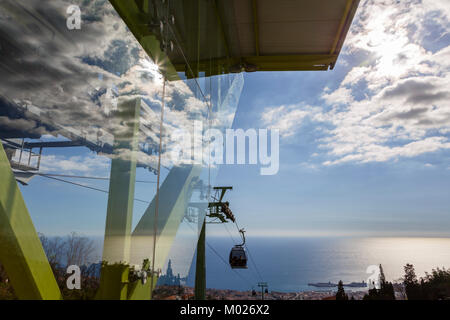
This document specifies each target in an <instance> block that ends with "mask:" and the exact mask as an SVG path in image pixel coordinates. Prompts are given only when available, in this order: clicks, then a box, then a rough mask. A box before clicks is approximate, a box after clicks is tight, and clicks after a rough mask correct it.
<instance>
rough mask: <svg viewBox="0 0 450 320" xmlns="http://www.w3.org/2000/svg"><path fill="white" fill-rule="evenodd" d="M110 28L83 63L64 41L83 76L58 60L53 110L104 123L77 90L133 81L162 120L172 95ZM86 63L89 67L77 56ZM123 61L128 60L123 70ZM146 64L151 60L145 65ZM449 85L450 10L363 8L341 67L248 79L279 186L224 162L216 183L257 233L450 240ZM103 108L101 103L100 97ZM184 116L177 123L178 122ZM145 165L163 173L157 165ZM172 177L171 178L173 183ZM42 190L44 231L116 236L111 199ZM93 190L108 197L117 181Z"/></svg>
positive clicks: (50, 186)
mask: <svg viewBox="0 0 450 320" xmlns="http://www.w3.org/2000/svg"><path fill="white" fill-rule="evenodd" d="M56 9H58V8H56ZM56 9H55V10H56ZM58 10H59V9H58ZM93 10H94V9H93ZM95 10H97V9H95ZM106 17H109V18H108V19H111V21H109V20H106V23H105V24H106V26H107V28H106V29H105V30H101V29H94V30H95V32H94V33H93V34H92V33H90V34H88V36H86V34H82V33H81V34H80V35H78V36H77V38H75V39H72V40H71V41H73V42H76V41H81V40H82V41H85V42H84V43H86V47H81V48H80V47H78V48H77V50H79V51H76V52H71V51H70V50H69V49H71V48H72V47H71V46H70V45H69V44H68V42H67V39H69V40H70V39H71V38H69V37H68V36H67V35H66V34H62V35H58V36H61V37H63V38H64V37H66V38H65V39H64V41H66V42H63V43H65V46H64V47H61V48H58V50H60V51H58V56H61V57H71V58H72V60H71V61H72V62H73V64H74V65H73V66H70V69H71V70H79V72H76V74H75V77H72V78H70V77H69V78H67V79H66V78H64V79H62V78H61V79H59V78H58V77H57V76H58V74H59V73H58V72H59V69H61V70H65V69H64V68H69V67H68V66H67V65H65V64H63V63H59V61H54V60H51V61H50V60H48V59H47V60H45V61H46V64H48V65H49V66H46V67H48V68H51V69H52V70H53V69H54V71H55V75H54V78H56V79H57V80H58V81H60V82H59V85H58V86H57V87H50V86H49V88H47V89H48V90H50V92H52V93H54V95H53V94H52V95H51V96H50V98H51V99H52V100H51V102H52V103H54V104H55V105H56V104H61V103H63V105H64V106H65V108H67V109H64V108H61V110H74V109H76V108H78V109H76V110H77V112H76V114H75V116H77V118H75V119H74V118H73V116H74V114H70V115H69V116H68V115H67V114H64V112H61V113H58V114H57V115H56V116H58V117H60V121H67V122H68V123H71V125H72V126H74V127H75V128H78V129H79V128H83V126H86V124H92V123H95V124H97V123H99V124H100V125H101V124H103V123H104V119H105V118H104V113H107V112H108V111H107V110H101V111H99V112H98V114H94V115H92V113H91V112H90V111H88V109H86V110H85V109H83V108H80V107H79V106H80V105H82V103H81V102H83V103H84V101H79V100H75V101H74V100H72V99H70V96H73V95H75V96H78V95H77V94H74V92H75V93H77V92H84V91H85V90H87V89H86V87H87V84H89V86H90V87H92V88H94V89H95V90H93V89H92V90H93V92H94V93H95V94H98V96H100V97H103V94H100V93H98V92H99V90H97V89H98V87H99V86H101V85H105V83H106V85H110V83H115V82H117V81H119V80H120V81H122V82H123V83H125V85H124V86H123V87H120V88H114V90H117V91H121V92H123V91H126V90H128V91H129V92H131V91H133V90H149V91H150V94H149V98H148V99H149V100H148V104H149V106H150V109H152V108H153V109H157V107H158V103H159V102H158V101H157V100H158V99H157V95H158V92H159V91H160V89H161V86H160V85H159V86H157V85H155V86H154V87H151V86H149V85H148V84H146V82H145V81H144V80H148V78H145V77H144V74H145V72H143V71H142V69H143V68H151V66H150V65H149V64H148V63H147V62H145V61H147V60H145V59H142V57H140V56H139V54H137V52H136V51H133V50H134V48H135V43H134V42H133V39H131V40H130V39H129V36H130V35H129V34H127V32H126V30H125V27H124V26H122V25H117V23H115V21H114V19H113V18H111V17H110V15H106ZM0 18H1V16H0ZM92 21H94V22H95V19H92ZM93 25H95V24H94V23H93ZM13 26H14V24H13V25H10V27H11V28H12V27H13ZM112 28H114V29H112ZM112 30H114V32H112ZM102 33H103V35H106V34H107V35H108V37H110V38H107V39H104V40H103V41H98V39H103V38H102V37H101V35H102ZM96 35H98V37H95V36H96ZM47 36H48V35H47ZM118 39H120V40H121V42H117V41H118ZM22 41H23V42H24V43H27V41H29V42H32V39H31V38H30V37H27V38H23V39H22ZM61 41H62V40H61ZM69 42H70V41H69ZM111 44H113V45H114V46H113V47H111ZM50 48H51V49H52V50H54V48H53V47H50ZM111 48H116V49H117V50H115V49H114V50H112V49H111ZM38 49H39V48H38ZM37 52H38V53H39V50H38V51H37ZM97 52H100V53H101V52H105V54H104V55H103V56H102V54H100V53H98V54H97ZM123 52H127V53H128V54H123ZM79 56H82V57H84V58H83V59H81V60H75V59H73V57H79ZM119 56H120V57H125V58H123V59H121V60H120V61H119V62H120V63H118V62H117V59H118V57H119ZM126 58H127V59H128V60H127V59H126ZM24 59H25V60H27V57H24ZM138 60H139V61H144V62H139V63H138V64H135V63H136V61H138ZM99 61H101V62H99ZM146 63H147V64H146ZM104 70H107V71H108V72H109V73H105V72H103V71H104ZM33 71H37V69H33V68H28V70H25V71H24V72H29V74H27V77H28V80H29V81H31V80H30V79H32V80H36V81H38V82H39V81H41V82H42V80H41V79H38V77H40V74H41V73H39V72H36V73H33V74H32V72H33ZM99 74H102V76H101V77H100V76H99ZM103 74H105V75H104V76H103ZM34 77H36V78H34ZM81 77H82V79H84V80H83V81H81V80H80V79H81ZM143 79H144V80H143ZM126 80H128V82H126ZM157 80H158V79H152V80H151V83H152V84H155V83H157ZM0 82H1V81H0ZM50 82H51V81H49V83H50ZM449 82H450V3H449V2H448V1H447V0H423V1H361V4H360V7H359V9H358V11H357V14H356V17H355V20H354V22H353V25H352V26H351V28H350V31H349V34H348V37H347V39H346V42H345V44H344V47H343V49H342V52H341V55H340V57H339V60H338V62H337V65H336V67H335V69H334V70H332V71H326V72H256V73H245V74H244V87H243V90H242V93H241V97H240V100H239V105H238V108H237V112H236V115H235V119H234V123H233V128H235V129H249V128H255V129H259V128H261V129H265V128H268V129H279V130H280V168H279V171H278V173H277V174H276V175H272V176H261V175H260V170H259V169H260V168H259V166H257V165H223V166H222V167H221V168H220V171H219V174H218V177H217V181H216V185H232V186H233V191H231V192H229V194H228V195H227V200H229V201H230V204H231V209H232V210H233V212H234V214H235V215H236V216H237V219H238V221H239V225H240V226H241V227H244V228H245V229H246V230H247V234H248V236H252V235H254V236H276V237H287V236H289V237H293V236H298V237H304V236H336V235H338V236H408V237H409V236H417V237H425V236H427V237H428V236H444V237H448V236H450V231H449V230H450V212H449V211H450V209H449V208H450V196H449V190H450V161H449V160H450V139H449V138H450V104H449V102H448V101H449V98H450V91H449V89H448V88H449V84H450V83H449ZM130 83H133V84H135V83H137V85H136V86H137V87H138V88H137V89H136V88H129V84H130ZM180 83H183V82H180ZM1 84H2V87H5V88H7V90H6V91H9V92H11V91H14V88H17V85H16V83H14V82H12V80H8V83H6V82H5V81H3V82H1ZM51 84H52V85H54V83H51ZM68 88H71V89H70V90H68ZM33 89H35V90H36V91H31V92H30V91H27V92H26V94H30V95H31V94H32V96H33V99H34V103H39V102H40V101H41V100H42V101H45V102H48V99H49V96H48V95H47V96H42V97H41V95H40V93H42V92H44V90H43V88H42V87H34V88H33ZM90 90H91V89H90ZM170 90H173V92H176V93H177V94H179V95H181V96H183V95H184V96H185V99H186V101H190V102H192V103H193V107H192V108H193V109H195V108H198V109H200V108H202V107H204V104H202V103H198V101H196V100H192V99H191V100H189V98H190V97H189V94H188V93H186V92H187V91H188V90H187V87H186V86H182V85H180V86H179V87H176V88H172V89H170ZM21 91H22V90H21ZM47 92H48V91H47ZM22 94H25V93H23V92H19V93H17V95H22ZM80 96H81V95H80ZM22 98H23V99H25V100H26V99H27V97H22ZM90 98H92V95H91V96H90V97H89V98H88V97H86V100H89V99H90ZM86 103H90V102H89V101H87V102H86ZM99 104H100V102H99ZM155 106H156V107H155ZM86 108H87V107H86ZM150 109H149V110H150ZM150 111H151V110H150ZM150 111H149V112H150ZM87 115H89V117H88V116H87ZM183 116H185V114H183V113H180V114H178V113H176V112H174V113H172V114H170V113H169V114H168V118H169V119H171V117H173V122H174V123H175V122H177V121H178V120H179V119H180V117H183ZM83 119H84V120H83ZM1 121H2V117H1V116H0V123H1ZM156 121H157V119H156V118H155V123H153V125H155V124H156ZM108 125H109V124H108ZM111 125H114V124H111ZM80 130H81V129H80ZM88 134H94V133H91V132H89V133H88ZM140 156H142V157H144V158H145V159H146V160H148V161H149V162H152V161H153V163H154V160H155V159H154V158H151V157H148V155H146V154H141V155H140ZM147 158H148V159H147ZM41 169H42V171H44V172H54V173H59V174H81V175H91V176H103V177H105V176H108V172H109V160H108V159H107V158H105V157H99V156H97V155H96V154H94V153H92V152H90V151H88V150H87V149H83V148H72V149H70V150H69V149H67V150H56V149H55V150H51V151H49V150H46V151H45V152H44V158H43V161H42V168H41ZM163 171H164V169H163ZM166 174H167V172H163V177H164V176H165V175H166ZM138 179H140V180H145V181H153V182H154V181H155V180H156V176H155V175H154V174H153V173H150V172H148V171H147V170H145V169H143V168H139V169H138ZM33 181H34V182H36V183H31V184H30V185H29V186H25V187H21V190H22V193H23V194H24V197H25V199H26V201H27V205H28V206H29V210H30V214H31V216H32V218H33V221H34V223H35V225H36V229H37V230H38V231H41V232H44V233H46V234H55V233H57V234H68V233H69V232H71V231H77V232H79V233H83V234H87V235H99V234H100V235H102V234H103V230H104V223H105V213H106V200H107V195H106V194H102V193H95V192H92V191H91V190H87V189H82V188H79V187H75V186H70V185H65V184H61V183H60V182H58V181H55V180H48V179H45V178H42V177H36V178H34V180H33ZM81 183H85V182H84V181H81ZM89 183H90V184H91V185H95V186H96V187H98V188H101V189H103V190H107V189H108V183H107V181H103V182H102V181H97V182H92V183H91V182H89ZM43 190H45V191H46V192H43ZM154 192H155V187H154V184H144V183H138V184H137V187H136V194H135V197H136V198H139V199H147V200H149V199H151V198H152V197H153V195H154ZM146 207H147V204H145V203H140V202H136V203H135V213H134V221H137V220H138V219H137V218H139V217H140V216H141V215H142V214H143V211H144V210H145V208H146ZM209 234H210V235H224V234H226V231H225V230H224V229H223V228H222V227H221V226H212V227H211V228H210V229H209Z"/></svg>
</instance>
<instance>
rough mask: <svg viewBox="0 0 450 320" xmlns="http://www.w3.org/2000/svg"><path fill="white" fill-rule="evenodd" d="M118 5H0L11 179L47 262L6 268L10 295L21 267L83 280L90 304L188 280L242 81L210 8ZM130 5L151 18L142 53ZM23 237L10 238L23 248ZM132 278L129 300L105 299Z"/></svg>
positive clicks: (1, 122) (1, 107)
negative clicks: (128, 16) (219, 136)
mask: <svg viewBox="0 0 450 320" xmlns="http://www.w3.org/2000/svg"><path fill="white" fill-rule="evenodd" d="M113 3H114V6H115V7H113V6H112V5H111V3H110V2H108V1H100V0H99V1H81V0H80V1H68V0H67V1H66V0H58V1H44V2H43V1H37V0H32V1H29V0H27V1H12V0H5V1H2V2H1V3H0V26H1V28H0V72H1V74H2V77H1V78H0V139H1V143H2V146H3V149H4V151H5V152H4V153H3V154H4V157H3V158H1V159H3V160H2V161H3V162H2V167H1V168H2V169H1V170H2V174H3V173H5V174H10V176H9V177H10V180H11V181H14V180H16V181H18V182H19V187H18V188H19V189H17V190H20V195H19V196H20V197H23V199H24V201H25V203H26V208H27V210H22V211H21V212H20V213H17V214H20V215H21V217H22V215H23V216H24V217H25V218H26V217H28V214H29V218H31V219H30V221H32V224H31V225H29V226H28V229H27V231H26V237H27V241H28V242H27V243H32V245H33V246H35V245H37V244H39V239H38V236H37V234H36V232H35V231H37V232H39V235H40V240H41V242H42V244H43V249H44V251H42V252H41V253H39V252H40V251H39V250H41V249H39V250H37V251H36V252H34V253H33V252H27V251H26V248H21V247H20V244H19V245H18V247H17V250H14V252H13V254H12V256H10V257H11V259H9V258H8V259H7V261H0V262H1V263H3V265H4V266H5V268H6V270H7V272H9V273H10V275H9V276H10V277H11V280H12V282H13V283H16V284H17V281H18V280H17V277H16V276H15V274H14V271H13V268H11V266H12V265H13V264H12V262H14V263H15V262H17V261H19V260H21V259H23V258H24V257H27V258H29V255H32V254H34V256H33V257H32V258H33V259H35V260H36V261H38V262H44V261H45V260H47V259H48V260H49V262H50V264H51V267H52V268H53V271H54V272H62V273H61V274H66V268H67V267H68V266H69V265H77V266H79V267H81V270H82V281H83V286H84V285H88V286H89V294H87V295H84V298H94V296H95V297H97V298H109V299H111V298H113V299H115V298H117V299H124V298H136V297H137V298H139V297H140V298H142V297H147V296H149V294H150V291H151V289H150V287H149V286H148V284H147V287H146V286H145V284H144V282H145V281H143V282H142V283H143V285H142V288H143V289H142V290H144V291H145V292H146V293H145V294H144V295H142V293H139V292H138V293H136V292H137V289H135V288H136V283H137V282H136V280H137V278H140V279H142V278H143V277H148V276H150V277H151V275H152V274H159V273H160V272H161V271H162V273H163V275H162V276H161V277H160V280H159V283H160V284H164V283H173V281H181V282H183V280H185V279H186V277H187V274H188V271H189V268H190V265H191V263H192V260H193V257H194V254H195V250H196V245H197V239H198V237H199V234H200V231H201V227H202V223H203V221H204V219H205V215H206V214H207V208H208V203H209V202H210V201H211V199H212V187H213V186H215V184H214V183H215V177H216V175H217V170H218V168H219V165H220V161H219V163H215V162H214V161H213V160H215V159H217V158H218V157H219V156H220V154H216V153H215V152H212V151H211V148H212V144H211V143H210V142H211V141H214V140H212V137H211V132H212V131H211V130H212V129H215V130H218V131H220V132H222V133H223V132H224V130H225V129H226V128H229V127H230V126H231V124H232V122H233V119H234V113H235V111H236V108H237V104H238V101H239V97H240V94H241V91H242V88H243V76H242V75H241V74H233V75H225V74H222V73H223V72H225V71H226V70H227V68H229V65H228V64H227V59H226V57H227V55H228V54H229V52H228V53H227V50H229V49H230V48H227V46H229V44H226V43H224V38H223V34H222V33H223V30H222V29H221V28H222V26H221V25H220V19H219V18H218V16H217V14H216V13H217V8H215V7H214V3H213V2H211V1H204V0H197V1H192V2H189V5H187V2H184V1H170V2H169V1H136V2H127V3H120V4H117V3H116V2H113ZM121 6H124V7H126V9H127V10H139V11H140V12H141V13H142V14H143V15H146V17H148V21H149V22H148V25H146V28H147V27H148V30H149V31H145V32H148V35H147V36H146V39H144V40H143V39H141V38H140V40H141V43H139V42H138V41H137V40H136V37H135V35H136V28H135V27H134V26H133V23H134V22H133V21H131V22H130V21H128V20H127V23H128V26H127V24H126V23H125V22H124V20H123V19H122V18H123V17H120V16H119V14H118V13H117V12H116V10H118V11H119V12H121V11H120V10H121V9H123V8H122V7H121ZM222 9H223V8H222ZM146 19H147V18H146ZM141 27H142V26H139V27H138V28H141ZM141 31H142V30H141ZM142 43H144V45H142ZM205 45H207V46H208V50H205V47H204V46H205ZM202 46H203V47H202ZM144 48H145V49H144ZM149 53H150V56H151V58H150V57H149ZM221 54H223V55H224V57H225V59H219V60H220V61H219V60H218V59H217V57H220V55H221ZM167 57H168V59H167ZM152 59H153V60H152ZM180 66H181V67H180ZM175 70H177V71H175ZM215 142H216V144H217V143H218V141H215ZM219 146H220V144H219ZM217 152H218V151H217ZM212 158H214V159H212ZM11 169H12V171H11ZM158 182H159V183H158ZM11 188H12V189H11V190H10V191H14V192H16V191H17V190H15V189H14V188H15V183H13V184H11ZM9 199H11V197H9V198H8V200H9ZM155 221H156V222H157V223H156V224H155V223H154V222H155ZM21 228H23V226H22V225H21V224H18V225H17V230H15V229H14V228H11V230H9V231H10V232H9V233H7V234H6V233H5V234H3V235H2V237H4V238H3V239H4V240H7V241H12V242H14V241H16V240H17V239H20V237H21V236H23V234H21V232H23V230H22V229H21ZM33 241H34V242H33ZM38 247H39V246H38ZM22 249H23V250H22ZM2 250H3V249H2ZM38 251H39V252H38ZM44 252H45V253H44ZM2 256H3V255H2ZM102 261H103V262H104V264H101V262H102ZM145 261H148V263H147V264H145ZM44 265H45V264H44ZM128 265H129V266H130V267H131V269H130V274H129V275H128V279H129V280H130V285H129V288H128V293H127V295H126V296H123V294H122V293H121V291H120V290H116V292H115V289H114V288H112V287H108V286H111V285H113V284H114V283H115V284H120V283H121V281H122V280H121V279H122V278H121V277H123V276H122V275H121V274H122V273H120V274H119V275H117V273H115V272H116V271H117V270H122V271H123V270H125V269H120V268H122V266H125V267H126V266H128ZM169 266H170V268H169ZM25 267H27V266H25ZM28 267H32V266H28ZM116 267H118V268H119V269H114V268H116ZM142 267H145V268H146V271H147V272H146V273H145V276H144V273H139V272H138V271H139V270H140V269H142ZM127 268H128V267H127ZM8 270H9V271H8ZM48 270H50V269H48ZM48 270H47V271H48ZM114 270H116V271H114ZM127 270H128V269H127ZM170 270H172V271H170ZM122 271H121V272H122ZM37 272H38V273H41V272H43V273H45V272H46V271H45V267H43V268H42V269H39V270H38V271H37ZM123 274H124V275H125V273H123ZM178 274H179V277H178ZM175 275H176V276H175ZM88 276H89V277H88ZM47 279H50V280H48V281H50V282H52V281H54V280H53V279H52V278H51V277H49V278H47ZM154 279H155V278H153V277H152V279H151V283H152V284H155V283H153V282H154ZM174 279H175V280H174ZM35 280H36V279H27V280H24V281H23V284H25V287H27V286H30V281H35ZM27 281H28V282H27ZM58 281H63V280H62V278H61V277H60V278H58ZM89 281H90V282H89ZM88 282H89V283H88ZM60 285H62V287H64V284H62V283H61V284H60ZM99 288H100V290H98V289H99ZM105 288H107V289H105ZM139 290H141V289H139ZM25 291H26V290H24V292H25ZM56 292H57V289H56V291H55V292H53V293H52V294H56V295H57V293H56ZM62 293H63V297H64V298H82V294H81V293H79V292H78V293H77V292H76V291H71V290H66V289H64V290H63V292H62ZM16 294H17V295H18V296H19V297H23V296H24V293H23V292H21V291H20V290H17V292H16ZM26 294H27V293H25V296H26ZM53 298H54V296H53Z"/></svg>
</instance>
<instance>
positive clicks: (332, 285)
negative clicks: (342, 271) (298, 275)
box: [308, 282, 337, 288]
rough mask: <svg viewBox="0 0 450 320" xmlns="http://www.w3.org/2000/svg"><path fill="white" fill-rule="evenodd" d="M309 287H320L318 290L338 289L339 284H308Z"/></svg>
mask: <svg viewBox="0 0 450 320" xmlns="http://www.w3.org/2000/svg"><path fill="white" fill-rule="evenodd" d="M308 286H311V287H318V288H333V287H337V284H336V283H331V282H318V283H308Z"/></svg>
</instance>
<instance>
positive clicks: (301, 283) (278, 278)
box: [89, 236, 450, 292]
mask: <svg viewBox="0 0 450 320" xmlns="http://www.w3.org/2000/svg"><path fill="white" fill-rule="evenodd" d="M89 238H90V239H93V240H94V242H95V246H96V252H95V257H96V258H95V261H100V260H101V250H102V245H103V238H102V237H89ZM206 241H207V245H206V270H207V271H206V285H207V288H213V289H230V290H238V291H248V290H252V289H255V290H257V289H258V287H257V283H258V282H261V281H264V282H267V283H268V285H269V290H270V291H278V292H303V291H330V290H336V288H327V287H326V288H320V287H314V286H309V285H308V284H309V283H319V282H331V283H338V282H339V281H340V280H342V281H343V282H344V283H345V284H347V283H351V282H362V281H365V282H366V283H367V282H368V278H369V277H370V276H371V274H370V273H367V271H368V268H369V267H370V266H378V265H380V264H381V265H382V267H383V270H384V274H385V276H386V279H387V280H388V281H394V282H398V281H400V279H401V277H403V275H404V270H403V267H404V266H405V265H406V264H407V263H410V264H413V265H414V267H415V271H416V274H417V276H418V277H423V276H425V274H426V272H428V273H430V272H431V271H432V269H436V268H450V250H449V248H450V238H443V237H435V238H432V237H248V238H247V241H246V243H247V248H248V249H249V250H248V251H247V256H248V258H249V261H248V269H244V270H240V269H235V270H232V269H231V268H230V266H229V265H228V255H229V252H230V249H231V248H232V246H233V245H234V243H233V242H232V240H231V239H230V237H226V236H207V240H206ZM211 247H212V248H214V251H213V250H212V249H211ZM218 255H220V257H219V256H218ZM176 259H177V256H176V255H175V256H174V255H172V258H171V260H172V268H173V273H174V275H175V276H176V275H177V274H178V273H180V276H181V278H186V281H184V282H183V284H184V285H186V286H190V287H193V286H194V284H195V261H196V255H194V257H193V259H192V264H191V266H190V268H189V269H187V268H186V266H185V265H183V264H184V262H182V261H177V260H176ZM183 261H186V259H183ZM166 269H167V261H166V264H165V267H164V268H163V270H162V273H163V274H165V273H166ZM181 270H183V271H181ZM184 270H188V274H186V271H184ZM372 272H373V271H372ZM346 290H351V291H360V290H367V288H362V287H356V288H351V287H346Z"/></svg>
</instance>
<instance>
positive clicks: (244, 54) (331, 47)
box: [110, 0, 359, 79]
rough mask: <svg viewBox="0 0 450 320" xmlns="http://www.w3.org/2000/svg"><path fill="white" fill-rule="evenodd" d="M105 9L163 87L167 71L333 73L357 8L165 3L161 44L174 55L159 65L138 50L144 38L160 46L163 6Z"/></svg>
mask: <svg viewBox="0 0 450 320" xmlns="http://www.w3.org/2000/svg"><path fill="white" fill-rule="evenodd" d="M110 2H111V3H112V4H113V6H114V7H115V9H116V10H117V12H118V13H119V14H120V16H121V17H122V18H123V20H124V21H125V22H126V23H127V25H128V26H129V28H130V30H131V31H132V32H133V34H134V35H135V36H136V38H137V39H138V40H139V42H140V43H141V44H142V45H143V47H144V49H146V51H147V53H149V55H150V56H151V57H152V58H153V59H154V60H155V61H156V62H157V63H158V64H160V66H161V69H162V70H161V71H162V72H163V73H165V74H166V75H168V74H169V77H168V78H169V79H171V78H175V76H170V73H172V74H173V71H178V72H180V71H185V72H186V74H189V73H192V74H191V75H190V76H192V77H196V76H198V72H205V73H206V75H215V74H222V73H229V72H240V71H308V70H329V69H333V68H334V66H335V64H336V60H337V58H338V56H339V53H340V51H341V48H342V45H343V43H344V40H345V38H346V35H347V32H348V30H349V28H350V25H351V23H352V21H353V18H354V16H355V13H356V10H357V8H358V4H359V0H314V1H312V0H277V1H273V0H209V1H208V0H191V1H169V14H170V15H173V16H174V18H175V19H174V20H175V23H174V24H172V23H170V24H169V25H170V27H169V28H170V33H169V32H168V33H167V34H169V40H168V41H172V42H173V43H174V45H175V47H176V48H175V49H174V50H173V51H169V53H168V58H169V59H166V58H167V57H166V56H165V54H164V53H162V52H161V49H160V48H154V47H153V48H146V46H145V39H146V37H148V36H154V37H156V38H157V39H158V40H162V34H161V32H160V30H159V21H163V19H164V17H163V15H162V14H161V13H162V12H164V10H165V9H163V8H164V7H163V5H164V4H162V3H160V4H157V3H158V2H161V1H150V0H131V1H119V0H110ZM158 5H159V10H158ZM155 26H158V27H155ZM163 60H165V62H164V63H161V62H162V61H163ZM192 69H195V70H194V71H193V70H192ZM188 76H189V75H188Z"/></svg>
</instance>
